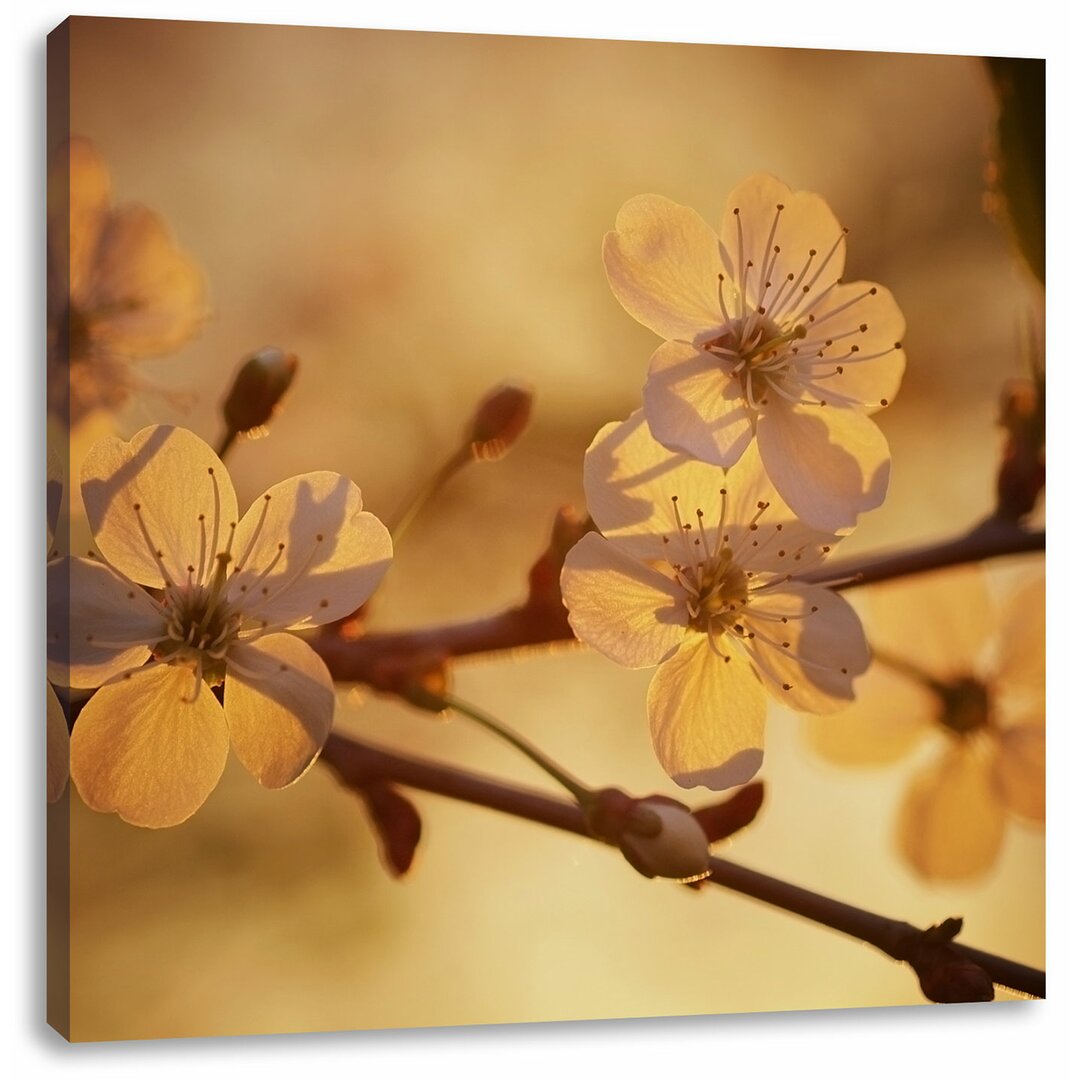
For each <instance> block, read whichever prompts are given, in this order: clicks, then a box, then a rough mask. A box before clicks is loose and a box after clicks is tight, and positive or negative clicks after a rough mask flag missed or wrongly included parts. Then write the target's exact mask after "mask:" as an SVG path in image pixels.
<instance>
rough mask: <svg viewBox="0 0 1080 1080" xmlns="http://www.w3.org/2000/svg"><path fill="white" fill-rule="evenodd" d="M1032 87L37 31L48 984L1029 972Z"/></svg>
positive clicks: (513, 46) (940, 999)
mask: <svg viewBox="0 0 1080 1080" xmlns="http://www.w3.org/2000/svg"><path fill="white" fill-rule="evenodd" d="M1044 87H1045V84H1044V64H1043V62H1042V61H1041V60H1038V59H1003V58H986V57H973V56H933V55H910V54H909V55H903V54H888V53H860V52H840V51H821V50H803V49H793V48H778V47H777V48H765V47H753V48H751V47H741V46H740V47H735V46H725V45H719V44H718V45H704V44H671V43H649V42H629V41H618V40H577V39H551V38H529V37H500V36H488V35H462V34H446V33H436V32H424V33H421V32H396V31H374V30H361V29H329V28H305V27H286V26H257V25H232V24H211V23H195V22H168V21H154V20H125V19H113V18H91V17H73V18H71V19H68V20H67V21H65V22H64V23H63V24H61V25H60V26H59V27H57V29H55V30H54V31H53V32H52V34H51V35H50V38H49V46H48V139H47V143H48V146H47V150H48V163H47V172H48V176H47V181H48V200H47V211H48V220H47V244H48V252H47V270H48V281H47V328H46V331H47V340H46V348H45V370H46V377H45V382H46V386H45V391H46V393H45V397H46V401H45V408H46V411H47V431H48V448H47V450H48V456H47V469H46V476H45V477H44V478H43V479H44V484H45V490H46V500H45V505H46V515H47V554H46V560H45V561H46V566H45V576H46V584H47V609H48V617H47V643H46V654H47V655H46V660H47V665H46V667H47V670H46V676H47V687H46V692H45V697H44V713H45V715H44V721H45V735H46V739H45V745H46V751H47V753H46V758H47V760H46V766H47V768H46V770H45V781H46V783H45V788H46V790H45V796H46V797H45V798H43V799H42V806H43V810H42V812H43V813H46V814H47V822H48V873H49V881H48V936H49V939H48V1019H49V1022H50V1023H51V1024H52V1025H53V1027H55V1028H56V1029H57V1030H58V1031H59V1032H60V1033H61V1034H63V1035H64V1036H65V1037H67V1038H69V1039H71V1040H77V1041H98V1040H120V1039H155V1038H165V1037H176V1036H207V1035H233V1034H255V1033H272V1032H301V1031H326V1030H342V1029H351V1030H357V1029H377V1028H402V1027H405V1028H422V1027H434V1026H446V1025H471V1024H493V1023H500V1024H504V1023H518V1022H523V1021H544V1020H595V1019H604V1018H614V1017H655V1016H682V1015H688V1014H720V1013H746V1012H763V1011H765V1012H767V1011H782V1010H796V1009H828V1008H838V1007H848V1008H854V1007H860V1006H880V1005H916V1004H927V1003H937V1004H943V1003H954V1002H985V1003H987V1007H994V1006H993V1005H990V1004H989V1003H991V1002H994V1003H1001V1002H1005V1001H1014V1002H1015V1001H1018V1000H1026V999H1031V998H1039V997H1042V996H1044V994H1045V990H1044V983H1045V979H1044V976H1043V968H1044V959H1045V958H1044V917H1043V904H1044V835H1043V822H1044V817H1045V813H1044V786H1045V781H1044V776H1045V730H1046V721H1047V716H1046V705H1045V659H1044V655H1045V618H1044V607H1045V601H1044V597H1045V577H1044V555H1043V552H1044V546H1045V534H1044V525H1043V522H1044V492H1043V489H1044V403H1045V393H1046V390H1045V387H1046V381H1045V356H1044V351H1045V350H1044V344H1043V341H1044V335H1043V327H1044V277H1045V273H1044V263H1043V248H1044V234H1045V222H1044V195H1043V192H1044V175H1045V166H1044V160H1045V150H1044V142H1045V140H1044V132H1045V120H1044V116H1045V108H1044V99H1045V89H1044Z"/></svg>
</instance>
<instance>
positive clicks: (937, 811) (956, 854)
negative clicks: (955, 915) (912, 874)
mask: <svg viewBox="0 0 1080 1080" xmlns="http://www.w3.org/2000/svg"><path fill="white" fill-rule="evenodd" d="M982 751H983V748H982V747H980V746H977V745H975V744H974V742H973V740H971V739H963V740H960V741H957V742H954V743H953V745H952V746H950V747H949V749H948V751H947V752H946V753H945V755H944V756H943V757H942V758H941V759H940V760H939V761H937V762H935V763H934V764H933V765H931V766H929V767H928V768H927V769H925V770H923V771H921V772H920V773H918V774H917V776H916V778H915V780H914V781H913V782H912V785H911V787H910V788H909V790H908V793H907V796H906V797H905V799H904V802H903V805H902V807H901V811H900V823H899V841H900V849H901V851H902V852H903V855H904V857H905V858H906V859H907V861H908V862H909V863H910V864H911V865H912V867H914V869H915V870H916V871H917V872H918V873H919V874H921V875H922V876H923V877H926V878H942V879H955V878H968V877H975V876H977V875H979V874H982V873H984V872H985V871H987V870H989V869H990V867H991V866H993V864H994V861H995V860H996V859H997V855H998V852H999V851H1000V849H1001V841H1002V837H1003V836H1004V833H1005V808H1004V806H1003V804H1002V802H1001V800H1000V799H999V798H998V796H997V792H996V789H995V785H994V782H993V777H992V774H991V771H990V768H989V767H988V762H987V760H986V758H985V756H984V754H983V752H982Z"/></svg>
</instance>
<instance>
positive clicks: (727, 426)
mask: <svg viewBox="0 0 1080 1080" xmlns="http://www.w3.org/2000/svg"><path fill="white" fill-rule="evenodd" d="M729 366H730V365H728V364H727V362H726V361H724V360H722V359H720V358H718V357H716V356H713V355H712V354H711V353H705V352H701V350H699V349H697V348H695V347H694V346H693V345H688V344H686V343H684V342H678V341H667V342H665V343H664V344H663V345H661V346H660V348H659V349H657V350H656V352H654V353H653V357H652V362H651V364H650V365H649V377H648V380H647V381H646V383H645V390H644V401H645V416H646V418H647V419H648V422H649V427H650V429H651V430H652V433H653V436H654V437H655V438H656V439H657V440H658V441H659V442H661V443H663V445H664V446H666V447H668V448H669V449H671V450H677V451H682V452H683V453H686V454H689V455H690V456H691V457H694V458H697V459H698V460H700V461H705V462H708V463H709V464H712V465H722V466H724V467H727V466H729V465H733V464H734V463H735V462H736V461H738V460H739V458H740V457H741V456H742V453H743V451H744V450H745V449H746V448H747V446H749V445H750V440H751V439H752V438H753V437H754V425H753V417H752V414H751V412H750V409H749V408H748V407H747V404H746V399H745V396H744V394H743V389H742V385H741V383H740V382H739V380H738V379H736V378H735V377H734V376H732V375H731V374H730V372H729V371H728V367H729Z"/></svg>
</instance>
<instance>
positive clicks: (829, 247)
mask: <svg viewBox="0 0 1080 1080" xmlns="http://www.w3.org/2000/svg"><path fill="white" fill-rule="evenodd" d="M778 206H783V210H780V211H778V210H777V207H778ZM736 210H738V211H739V212H738V214H736V213H735V211H736ZM740 231H741V234H742V238H741V243H740ZM720 242H721V245H722V258H723V265H724V273H725V274H726V275H727V276H728V278H729V279H731V280H732V281H733V282H734V283H735V284H736V286H739V283H740V282H743V283H745V295H746V297H747V303H748V306H749V307H750V308H751V309H757V308H758V307H765V308H766V309H767V312H768V315H769V317H770V318H771V319H773V320H774V321H776V322H780V321H782V320H788V319H791V318H792V317H793V316H796V315H798V314H799V313H800V311H801V309H802V306H803V305H804V303H805V302H809V301H812V300H813V299H814V297H815V296H817V295H818V294H819V293H820V292H821V291H822V290H823V289H824V288H825V287H826V286H827V285H829V284H830V282H835V281H836V280H837V279H839V278H840V277H841V276H842V274H843V272H844V257H845V242H844V237H843V230H842V229H841V227H840V223H839V222H838V221H837V220H836V216H835V215H834V214H833V212H832V211H831V210H830V209H829V207H828V204H827V203H826V202H825V200H824V199H823V198H822V197H821V196H820V195H814V194H812V193H811V192H808V191H798V192H793V191H792V190H791V188H789V187H788V186H787V185H786V184H782V183H781V182H780V181H779V180H777V179H776V178H775V177H773V176H769V175H767V174H765V173H758V174H756V175H755V176H751V177H749V178H748V179H747V180H744V181H743V182H742V183H741V184H740V185H739V186H738V187H737V188H735V190H734V191H732V193H731V194H730V195H729V196H728V199H727V204H726V205H725V207H724V217H723V220H722V222H721V225H720ZM777 247H779V248H780V251H779V252H777V251H776V250H775V249H776V248H777ZM811 249H813V250H814V251H815V252H816V254H815V255H814V256H811V255H810V251H811ZM748 262H752V263H753V264H754V265H753V266H752V267H750V268H749V269H747V268H746V263H748ZM788 274H791V275H793V276H794V277H795V278H796V279H798V280H794V281H791V282H789V281H788ZM767 282H771V286H769V287H766V283H767ZM785 286H787V288H786V289H784V287H785ZM804 288H807V289H808V291H806V292H804V291H803V289H804ZM781 290H784V291H781ZM778 297H780V298H781V300H780V304H779V306H777V298H778Z"/></svg>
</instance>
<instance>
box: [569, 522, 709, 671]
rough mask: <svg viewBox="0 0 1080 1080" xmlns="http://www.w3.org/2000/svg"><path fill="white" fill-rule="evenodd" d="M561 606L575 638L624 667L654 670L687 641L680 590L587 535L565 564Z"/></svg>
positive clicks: (683, 596) (685, 613)
mask: <svg viewBox="0 0 1080 1080" xmlns="http://www.w3.org/2000/svg"><path fill="white" fill-rule="evenodd" d="M561 585H562V594H563V602H564V603H565V604H566V607H567V610H568V611H569V617H570V625H571V626H572V627H573V630H574V633H575V634H576V635H577V637H578V638H579V639H580V640H581V641H584V642H585V643H586V644H588V645H591V646H592V647H593V648H594V649H596V650H597V651H599V652H602V653H603V654H604V655H605V656H606V657H608V658H609V659H611V660H614V661H615V662H616V663H618V664H622V665H623V666H624V667H630V668H643V667H652V666H653V665H654V664H659V663H660V662H661V661H663V660H665V659H666V658H667V657H669V656H670V655H671V654H672V653H673V652H674V651H675V650H676V649H677V648H678V647H679V644H680V643H681V642H682V640H683V638H684V637H685V635H686V624H687V622H688V620H689V613H688V611H687V608H686V592H685V590H684V589H683V587H682V586H681V585H678V584H676V583H675V582H674V581H672V580H671V579H670V578H668V577H665V576H664V575H663V574H661V573H660V572H659V571H658V570H654V569H653V568H652V567H650V566H647V565H646V564H645V563H643V562H640V561H639V560H638V559H635V558H633V557H632V556H630V555H628V554H626V553H625V552H624V551H621V550H620V549H619V548H618V547H617V546H616V545H615V544H613V543H611V542H610V541H608V540H605V539H604V538H603V537H602V536H600V535H599V534H598V533H587V534H586V535H585V536H584V537H582V539H581V540H579V541H578V543H577V544H575V545H574V547H573V548H571V550H570V552H569V554H568V555H567V556H566V561H565V563H564V564H563V571H562V578H561Z"/></svg>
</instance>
